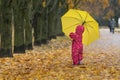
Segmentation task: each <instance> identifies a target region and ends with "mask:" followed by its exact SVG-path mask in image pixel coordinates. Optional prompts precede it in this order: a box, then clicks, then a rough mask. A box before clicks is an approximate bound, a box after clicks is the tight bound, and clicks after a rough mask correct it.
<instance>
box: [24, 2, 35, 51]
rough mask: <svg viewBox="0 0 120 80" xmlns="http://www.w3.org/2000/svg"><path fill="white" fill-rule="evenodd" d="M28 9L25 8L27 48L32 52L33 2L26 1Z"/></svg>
mask: <svg viewBox="0 0 120 80" xmlns="http://www.w3.org/2000/svg"><path fill="white" fill-rule="evenodd" d="M25 1H26V2H25V3H26V6H25V7H26V8H25V15H24V20H25V47H26V49H28V50H32V49H33V46H32V25H31V24H30V12H31V1H30V0H25Z"/></svg>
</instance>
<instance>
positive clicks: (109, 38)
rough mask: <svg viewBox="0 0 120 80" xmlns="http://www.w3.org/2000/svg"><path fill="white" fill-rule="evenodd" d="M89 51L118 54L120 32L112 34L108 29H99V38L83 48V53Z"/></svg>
mask: <svg viewBox="0 0 120 80" xmlns="http://www.w3.org/2000/svg"><path fill="white" fill-rule="evenodd" d="M116 31H118V29H117V30H116ZM90 51H91V52H93V53H113V54H115V53H116V54H120V33H118V32H115V33H114V34H112V33H110V32H109V29H100V38H99V39H98V40H97V41H95V42H94V43H92V44H91V45H89V46H86V47H85V49H84V52H85V53H88V52H90Z"/></svg>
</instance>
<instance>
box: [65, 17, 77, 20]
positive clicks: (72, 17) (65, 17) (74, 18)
mask: <svg viewBox="0 0 120 80" xmlns="http://www.w3.org/2000/svg"><path fill="white" fill-rule="evenodd" d="M64 18H73V19H76V20H78V21H79V19H78V18H75V17H64Z"/></svg>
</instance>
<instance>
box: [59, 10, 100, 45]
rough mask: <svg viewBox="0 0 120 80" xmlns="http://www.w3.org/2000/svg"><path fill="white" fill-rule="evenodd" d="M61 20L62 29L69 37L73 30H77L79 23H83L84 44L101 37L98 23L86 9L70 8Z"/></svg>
mask: <svg viewBox="0 0 120 80" xmlns="http://www.w3.org/2000/svg"><path fill="white" fill-rule="evenodd" d="M61 20H62V31H63V32H64V33H65V35H66V36H68V37H69V34H70V33H71V32H75V29H76V26H77V25H83V26H84V27H85V31H84V33H83V39H82V42H83V44H85V45H89V44H90V43H92V42H94V41H95V40H96V39H98V38H99V27H98V23H97V21H96V20H95V19H93V18H92V17H91V16H90V14H89V13H87V12H86V11H81V10H76V9H70V10H68V11H67V12H66V13H65V14H64V15H63V16H62V17H61Z"/></svg>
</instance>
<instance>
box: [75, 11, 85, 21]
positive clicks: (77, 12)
mask: <svg viewBox="0 0 120 80" xmlns="http://www.w3.org/2000/svg"><path fill="white" fill-rule="evenodd" d="M76 12H77V11H76ZM77 13H78V14H79V16H80V17H81V20H83V19H82V16H81V15H80V13H79V12H77Z"/></svg>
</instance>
